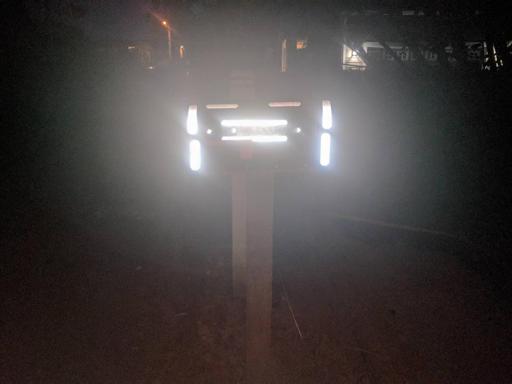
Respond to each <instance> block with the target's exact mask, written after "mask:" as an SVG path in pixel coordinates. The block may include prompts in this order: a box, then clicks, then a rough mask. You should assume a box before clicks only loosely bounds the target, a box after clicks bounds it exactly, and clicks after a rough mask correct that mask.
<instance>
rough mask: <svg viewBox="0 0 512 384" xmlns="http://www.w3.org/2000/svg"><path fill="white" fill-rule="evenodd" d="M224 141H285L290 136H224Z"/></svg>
mask: <svg viewBox="0 0 512 384" xmlns="http://www.w3.org/2000/svg"><path fill="white" fill-rule="evenodd" d="M221 140H222V141H251V142H253V143H284V142H286V141H288V136H284V135H260V136H258V135H254V136H222V139H221Z"/></svg>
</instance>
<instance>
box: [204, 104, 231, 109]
mask: <svg viewBox="0 0 512 384" xmlns="http://www.w3.org/2000/svg"><path fill="white" fill-rule="evenodd" d="M237 108H238V104H206V109H237Z"/></svg>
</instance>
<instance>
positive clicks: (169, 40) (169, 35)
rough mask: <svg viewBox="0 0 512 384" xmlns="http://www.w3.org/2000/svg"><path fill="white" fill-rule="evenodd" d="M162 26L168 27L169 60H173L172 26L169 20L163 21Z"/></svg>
mask: <svg viewBox="0 0 512 384" xmlns="http://www.w3.org/2000/svg"><path fill="white" fill-rule="evenodd" d="M162 26H163V27H164V28H165V29H167V45H168V47H169V61H172V35H171V26H170V25H169V23H168V22H167V20H164V21H162Z"/></svg>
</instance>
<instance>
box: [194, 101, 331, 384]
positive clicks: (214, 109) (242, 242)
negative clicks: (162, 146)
mask: <svg viewBox="0 0 512 384" xmlns="http://www.w3.org/2000/svg"><path fill="white" fill-rule="evenodd" d="M317 105H318V106H319V107H318V111H321V119H320V114H318V115H319V116H318V121H317V122H316V123H314V126H313V127H304V126H302V127H301V126H298V124H301V125H302V123H301V121H300V119H299V118H297V116H294V115H293V114H292V113H291V112H288V114H287V113H286V111H287V110H290V109H295V111H296V110H297V109H299V108H300V107H301V106H302V102H300V101H277V102H269V103H267V104H266V106H265V108H262V110H261V112H259V113H261V114H262V117H263V118H260V117H259V115H258V118H254V113H255V112H254V107H250V108H248V109H247V110H243V109H242V110H240V109H241V108H240V105H239V104H234V103H229V104H206V105H205V108H204V110H201V109H200V106H198V105H190V106H189V108H188V115H187V124H186V125H187V127H186V132H187V134H188V136H189V140H188V148H189V151H188V155H189V167H190V169H191V171H193V172H200V171H201V169H202V167H203V162H204V155H203V149H202V148H203V146H208V144H211V148H217V149H218V148H220V147H221V146H225V148H226V150H227V152H229V150H228V148H230V151H231V152H230V153H231V158H230V160H229V161H227V162H226V159H224V160H223V161H224V163H223V164H222V165H226V166H228V165H229V168H230V169H231V170H232V172H231V177H232V195H231V199H232V276H233V294H234V296H235V297H239V298H245V303H246V372H247V378H248V382H250V383H266V382H268V381H269V378H270V375H271V369H270V364H271V363H272V359H271V315H272V248H273V238H272V234H273V220H274V165H273V161H274V160H273V157H272V156H271V155H270V154H271V153H274V154H276V153H281V154H283V153H285V151H288V152H286V153H290V151H291V150H292V149H293V148H295V149H298V152H301V150H300V149H304V148H307V147H308V145H309V144H310V142H311V144H313V145H314V147H315V149H314V150H312V151H311V152H308V153H314V158H315V162H318V164H319V165H320V166H322V167H327V166H329V164H330V158H331V133H330V130H331V128H332V125H333V123H332V121H333V119H332V110H331V103H330V101H329V100H323V101H322V104H317ZM320 105H321V109H320ZM239 108H240V109H239ZM274 108H275V110H273V109H274ZM203 111H205V112H206V113H205V115H207V113H208V112H210V113H211V116H204V118H205V120H206V121H209V122H210V124H209V125H208V126H206V127H204V128H203V127H202V126H201V124H200V122H199V120H200V118H199V117H198V116H201V115H200V114H201V113H203ZM246 114H247V115H251V116H250V117H251V118H248V119H247V118H244V117H245V115H246ZM265 115H267V116H265ZM268 115H271V116H273V117H274V118H268ZM276 115H277V116H276ZM288 115H290V119H291V120H288V119H285V118H284V117H286V116H288ZM275 117H277V118H275ZM313 120H314V118H313ZM212 121H217V124H216V125H215V124H212V123H211V122H212ZM307 121H310V120H307ZM320 127H321V128H320ZM306 144H307V145H306ZM283 146H284V148H283ZM257 147H258V148H266V149H267V152H265V151H263V150H262V151H261V152H254V153H253V150H256V148H257ZM269 147H270V148H271V149H270V148H269ZM316 148H318V150H317V149H316ZM306 152H307V151H306ZM210 153H211V152H210ZM233 154H234V156H233ZM253 157H254V158H253ZM267 157H268V158H267ZM232 162H235V163H236V165H234V164H232Z"/></svg>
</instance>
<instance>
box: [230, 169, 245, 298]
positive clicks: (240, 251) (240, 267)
mask: <svg viewBox="0 0 512 384" xmlns="http://www.w3.org/2000/svg"><path fill="white" fill-rule="evenodd" d="M231 177H232V188H231V204H232V210H231V215H232V220H231V223H232V224H231V225H232V230H231V236H232V243H233V245H232V270H233V272H232V275H233V295H234V296H235V297H240V298H242V297H245V286H246V271H247V177H246V172H245V171H237V172H234V173H233V174H232V176H231Z"/></svg>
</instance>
